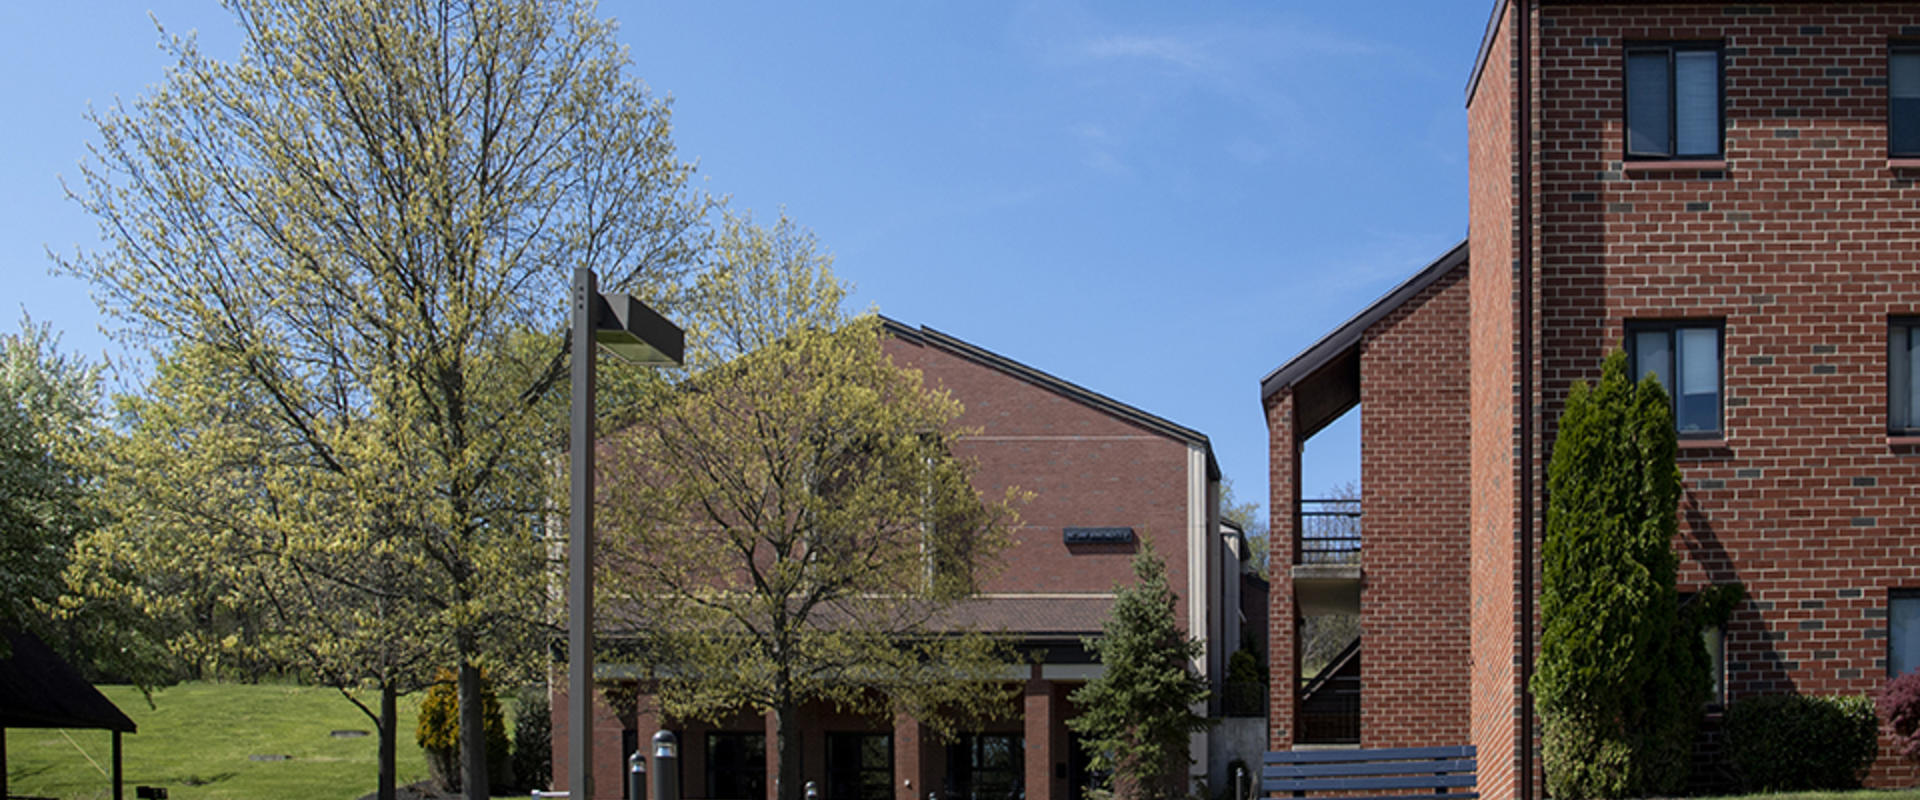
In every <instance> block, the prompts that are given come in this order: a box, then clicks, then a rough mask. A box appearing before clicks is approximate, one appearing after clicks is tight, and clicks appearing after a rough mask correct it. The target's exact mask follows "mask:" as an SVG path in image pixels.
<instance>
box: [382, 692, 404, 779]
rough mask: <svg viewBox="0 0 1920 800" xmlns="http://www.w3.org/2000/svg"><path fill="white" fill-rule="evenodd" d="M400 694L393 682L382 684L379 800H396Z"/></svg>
mask: <svg viewBox="0 0 1920 800" xmlns="http://www.w3.org/2000/svg"><path fill="white" fill-rule="evenodd" d="M398 694H399V693H398V692H397V691H395V690H394V688H393V681H387V682H385V683H382V684H380V720H379V723H378V724H379V726H380V787H379V790H378V791H379V800H394V792H395V789H396V787H395V785H394V784H395V781H396V780H397V777H396V776H397V774H398V773H399V770H398V769H396V768H395V763H396V762H395V760H394V742H395V738H396V737H397V736H399V735H400V732H399V727H400V715H399V714H398V713H396V708H395V706H396V705H398V704H397V703H396V702H395V701H396V699H397V697H398Z"/></svg>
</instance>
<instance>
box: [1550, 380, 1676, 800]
mask: <svg viewBox="0 0 1920 800" xmlns="http://www.w3.org/2000/svg"><path fill="white" fill-rule="evenodd" d="M1626 372H1627V359H1626V355H1625V354H1624V353H1621V352H1620V351H1618V350H1616V351H1614V352H1613V353H1611V354H1609V355H1608V356H1607V358H1606V360H1605V362H1604V363H1603V364H1602V365H1601V376H1600V381H1599V383H1598V384H1595V385H1591V386H1589V385H1588V384H1586V383H1584V382H1582V383H1579V384H1576V385H1575V386H1574V387H1573V391H1572V393H1571V394H1570V395H1569V396H1568V398H1567V404H1566V410H1565V411H1564V412H1563V414H1562V415H1561V417H1560V425H1559V432H1558V434H1557V436H1556V438H1555V440H1554V444H1553V455H1552V457H1551V459H1550V460H1549V462H1548V465H1547V490H1548V506H1547V525H1546V536H1545V539H1544V540H1543V542H1542V545H1541V560H1542V578H1543V582H1542V587H1541V596H1540V611H1541V617H1542V621H1543V623H1544V628H1543V630H1542V633H1541V639H1540V657H1539V661H1538V668H1537V669H1536V670H1535V673H1534V676H1533V681H1532V687H1531V688H1532V689H1533V692H1534V696H1535V702H1536V704H1537V706H1536V707H1537V708H1538V710H1539V712H1540V716H1541V721H1542V725H1543V730H1542V740H1541V746H1542V760H1543V766H1544V768H1545V773H1546V779H1547V790H1548V793H1549V794H1551V795H1552V796H1553V797H1556V798H1560V800H1584V798H1614V797H1633V796H1645V795H1661V794H1665V795H1671V794H1677V793H1679V792H1680V791H1682V790H1683V789H1684V788H1685V784H1686V780H1687V774H1688V771H1689V767H1690V764H1691V754H1692V747H1693V738H1694V735H1695V732H1696V731H1697V730H1698V727H1699V720H1700V717H1701V713H1702V709H1703V708H1704V706H1705V704H1706V698H1707V695H1708V693H1709V692H1711V688H1712V676H1711V674H1710V673H1709V667H1708V660H1707V656H1706V653H1705V649H1704V647H1703V646H1702V644H1701V643H1700V640H1699V634H1698V628H1697V627H1694V626H1695V624H1696V617H1697V616H1698V615H1694V614H1688V615H1685V616H1683V615H1682V614H1681V613H1680V612H1679V594H1678V592H1677V591H1676V589H1675V585H1674V581H1675V572H1676V568H1677V563H1678V559H1677V558H1676V557H1675V555H1674V553H1673V538H1674V536H1675V534H1676V533H1677V532H1678V527H1679V521H1678V510H1679V500H1680V471H1679V468H1678V467H1676V466H1675V464H1674V454H1675V451H1676V449H1677V442H1676V436H1675V433H1674V427H1673V416H1672V411H1671V407H1670V405H1669V401H1668V397H1667V393H1666V391H1665V390H1663V389H1662V388H1661V387H1660V385H1659V383H1658V382H1657V381H1655V380H1654V379H1653V378H1651V377H1648V378H1646V379H1644V380H1641V381H1640V382H1639V383H1638V384H1635V383H1634V382H1633V381H1632V380H1630V379H1629V378H1628V376H1627V374H1626Z"/></svg>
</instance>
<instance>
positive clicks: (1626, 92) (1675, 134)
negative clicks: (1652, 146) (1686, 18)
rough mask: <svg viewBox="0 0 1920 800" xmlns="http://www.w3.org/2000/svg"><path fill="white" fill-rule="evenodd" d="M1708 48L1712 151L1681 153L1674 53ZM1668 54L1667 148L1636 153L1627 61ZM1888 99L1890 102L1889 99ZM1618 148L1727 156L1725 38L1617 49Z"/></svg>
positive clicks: (1656, 157) (1669, 157)
mask: <svg viewBox="0 0 1920 800" xmlns="http://www.w3.org/2000/svg"><path fill="white" fill-rule="evenodd" d="M1701 51H1711V52H1712V53H1713V54H1714V81H1715V85H1714V100H1715V102H1717V103H1718V104H1719V106H1720V109H1719V113H1718V114H1717V119H1718V121H1719V123H1720V124H1719V130H1718V131H1717V132H1716V133H1715V136H1714V150H1713V152H1711V153H1681V152H1679V150H1680V92H1679V91H1678V88H1679V87H1678V86H1676V85H1675V77H1674V76H1675V74H1676V70H1675V69H1674V54H1675V53H1683V52H1701ZM1657 52H1664V53H1666V54H1667V152H1666V153H1636V152H1634V150H1633V118H1632V117H1633V110H1632V109H1633V102H1632V96H1633V87H1632V85H1631V84H1630V82H1629V79H1628V77H1627V76H1628V72H1627V70H1628V67H1627V65H1628V62H1629V60H1630V59H1631V58H1632V57H1633V56H1634V54H1636V53H1657ZM1888 102H1892V101H1891V100H1889V101H1888ZM1620 121H1621V123H1622V124H1621V129H1620V150H1621V153H1622V154H1623V155H1624V156H1625V158H1626V160H1628V161H1692V160H1721V159H1725V158H1726V157H1727V45H1726V42H1725V41H1697V40H1694V41H1638V42H1627V43H1626V44H1625V45H1624V46H1623V47H1622V48H1621V51H1620Z"/></svg>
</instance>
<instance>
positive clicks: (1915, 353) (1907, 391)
mask: <svg viewBox="0 0 1920 800" xmlns="http://www.w3.org/2000/svg"><path fill="white" fill-rule="evenodd" d="M1887 431H1888V432H1889V433H1909V434H1910V433H1920V317H1894V318H1893V321H1892V322H1891V323H1889V324H1888V325H1887Z"/></svg>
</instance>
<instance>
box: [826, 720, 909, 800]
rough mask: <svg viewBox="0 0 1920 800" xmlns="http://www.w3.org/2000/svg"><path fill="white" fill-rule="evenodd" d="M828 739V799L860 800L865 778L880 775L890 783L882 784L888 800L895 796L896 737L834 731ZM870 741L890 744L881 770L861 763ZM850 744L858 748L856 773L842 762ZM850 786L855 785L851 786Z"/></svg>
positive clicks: (887, 734) (878, 767) (883, 733)
mask: <svg viewBox="0 0 1920 800" xmlns="http://www.w3.org/2000/svg"><path fill="white" fill-rule="evenodd" d="M826 738H827V742H826V744H827V791H826V794H825V797H826V798H827V800H860V798H859V796H858V790H859V789H860V788H861V787H862V785H863V783H864V782H863V781H862V780H861V776H864V775H869V774H875V775H877V774H880V773H885V774H886V779H885V780H883V781H881V783H880V786H881V788H882V789H883V790H884V792H885V796H886V797H891V796H892V795H893V778H894V776H893V757H894V742H893V734H891V733H887V732H876V731H830V732H828V733H827V737H826ZM868 739H880V740H884V741H885V742H886V744H887V748H886V749H887V755H886V760H885V763H884V764H882V765H880V766H869V765H866V764H864V763H859V762H860V760H861V759H860V758H859V757H860V756H864V755H866V752H865V748H864V747H863V746H862V745H863V743H864V742H865V741H866V740H868ZM850 744H851V745H852V746H853V748H854V752H855V756H856V757H855V759H854V760H855V762H856V765H855V766H854V767H853V768H852V769H847V768H846V765H845V764H844V763H842V761H841V759H843V758H844V757H845V752H844V751H843V750H842V748H845V747H847V746H848V745H850ZM849 773H851V774H849ZM849 783H851V784H852V785H851V786H849V785H848V784H849ZM850 790H851V792H850Z"/></svg>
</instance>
